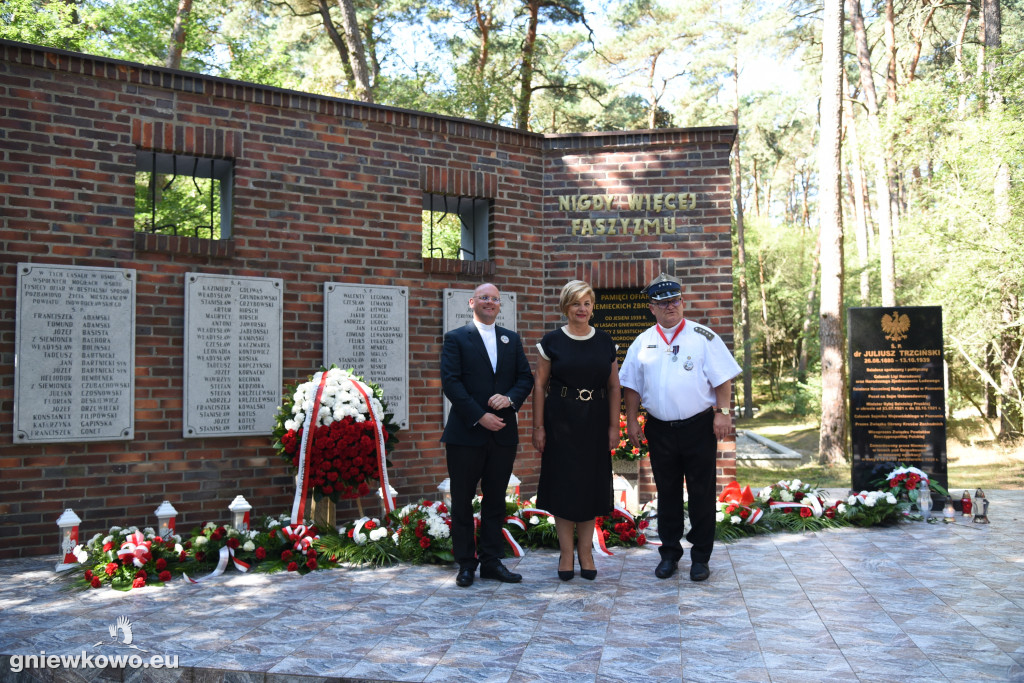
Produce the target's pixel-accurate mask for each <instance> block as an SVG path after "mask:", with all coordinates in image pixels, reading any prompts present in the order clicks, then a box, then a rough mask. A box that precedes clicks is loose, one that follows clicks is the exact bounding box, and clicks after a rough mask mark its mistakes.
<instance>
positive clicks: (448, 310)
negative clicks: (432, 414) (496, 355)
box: [441, 289, 517, 424]
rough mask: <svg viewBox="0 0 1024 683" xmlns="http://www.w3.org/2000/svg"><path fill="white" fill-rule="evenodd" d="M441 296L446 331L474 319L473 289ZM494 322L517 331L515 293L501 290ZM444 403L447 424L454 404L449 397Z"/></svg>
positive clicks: (452, 291)
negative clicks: (499, 305)
mask: <svg viewBox="0 0 1024 683" xmlns="http://www.w3.org/2000/svg"><path fill="white" fill-rule="evenodd" d="M441 297H442V306H441V308H442V319H443V320H444V332H451V331H452V330H454V329H458V328H460V327H462V326H463V325H465V324H466V323H469V322H472V321H473V310H472V309H471V308H470V307H469V300H470V299H472V298H473V290H472V289H445V290H444V292H443V293H442V295H441ZM494 324H495V325H498V326H499V327H504V328H507V329H510V330H512V331H513V332H516V331H517V330H516V295H515V293H509V292H501V309H500V310H499V311H498V317H497V318H496V319H495V321H494ZM443 404H444V405H443V407H442V422H443V423H444V424H447V423H448V411H449V410H451V407H452V404H451V402H450V401H449V400H448V399H447V398H444V399H443Z"/></svg>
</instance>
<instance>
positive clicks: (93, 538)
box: [89, 533, 113, 545]
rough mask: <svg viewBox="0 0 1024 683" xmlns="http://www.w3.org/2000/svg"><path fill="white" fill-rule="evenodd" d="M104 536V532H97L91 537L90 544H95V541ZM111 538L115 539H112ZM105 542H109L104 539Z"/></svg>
mask: <svg viewBox="0 0 1024 683" xmlns="http://www.w3.org/2000/svg"><path fill="white" fill-rule="evenodd" d="M102 536H103V534H100V533H97V534H96V535H95V536H93V537H92V538H90V539H89V545H93V544H94V543H96V542H97V541H99V540H100V538H101V537H102ZM111 540H113V539H111ZM103 542H104V543H107V541H103Z"/></svg>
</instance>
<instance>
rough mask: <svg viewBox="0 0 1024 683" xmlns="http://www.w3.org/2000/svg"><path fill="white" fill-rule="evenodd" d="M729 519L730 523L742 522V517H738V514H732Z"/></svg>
mask: <svg viewBox="0 0 1024 683" xmlns="http://www.w3.org/2000/svg"><path fill="white" fill-rule="evenodd" d="M729 521H730V522H731V523H732V524H739V523H740V522H742V521H743V518H742V517H740V516H739V515H733V516H732V517H730V518H729Z"/></svg>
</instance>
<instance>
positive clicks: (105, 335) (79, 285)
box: [14, 263, 136, 443]
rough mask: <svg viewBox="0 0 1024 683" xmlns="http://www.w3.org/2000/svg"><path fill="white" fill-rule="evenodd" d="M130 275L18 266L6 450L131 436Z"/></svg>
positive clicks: (132, 330) (132, 274) (132, 298)
mask: <svg viewBox="0 0 1024 683" xmlns="http://www.w3.org/2000/svg"><path fill="white" fill-rule="evenodd" d="M135 282H136V274H135V271H134V270H131V269H127V268H91V267H86V266H58V265H49V264H39V263H19V264H18V300H17V315H16V324H15V329H16V331H15V342H14V354H15V356H14V357H15V363H14V366H15V372H14V442H15V443H57V442H80V441H114V440H125V439H131V438H133V437H134V435H135V431H134V430H135V421H134V403H135V402H134V397H135Z"/></svg>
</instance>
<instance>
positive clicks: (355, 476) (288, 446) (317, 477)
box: [273, 366, 398, 503]
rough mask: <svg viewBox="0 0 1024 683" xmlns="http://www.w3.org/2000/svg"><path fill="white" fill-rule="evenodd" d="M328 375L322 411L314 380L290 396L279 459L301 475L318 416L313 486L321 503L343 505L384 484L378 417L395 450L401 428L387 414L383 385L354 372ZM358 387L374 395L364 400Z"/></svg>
mask: <svg viewBox="0 0 1024 683" xmlns="http://www.w3.org/2000/svg"><path fill="white" fill-rule="evenodd" d="M326 374H327V378H326V381H325V383H324V387H323V391H322V393H321V395H320V404H319V406H317V407H316V408H314V406H313V402H314V401H315V400H316V394H317V391H318V389H319V383H317V382H314V381H313V379H312V378H310V379H309V380H307V381H306V382H303V383H301V384H298V385H296V386H295V387H292V388H291V389H289V390H288V391H286V392H285V400H284V401H283V402H282V403H283V405H282V406H281V408H280V409H279V410H278V414H277V417H276V425H275V427H274V430H273V436H274V439H275V442H274V447H275V448H276V449H277V451H278V453H279V454H280V455H281V457H282V458H284V459H285V460H286V461H287V462H288V463H289V464H290V465H291V466H292V467H293V468H294V470H295V471H298V468H299V459H300V455H301V453H300V450H301V446H302V438H303V431H304V425H305V421H306V416H307V414H308V413H309V412H310V411H312V410H314V409H315V410H316V413H315V414H314V419H313V422H312V424H313V434H312V435H311V436H312V448H311V452H310V462H309V485H310V489H311V490H312V492H313V495H314V497H315V499H320V498H324V497H326V498H329V499H330V500H331V501H333V502H335V503H337V502H338V500H339V499H342V498H358V497H359V496H364V495H366V494H368V493H369V492H370V490H371V488H372V486H373V485H374V484H375V483H376V482H378V481H379V480H380V476H381V474H380V461H379V458H378V457H377V424H376V422H375V421H374V419H373V414H374V413H376V414H377V415H381V416H383V418H382V421H383V424H382V425H381V428H382V429H383V437H384V442H385V445H386V446H387V447H389V448H390V447H391V446H393V445H394V444H395V443H397V442H398V439H397V437H396V436H395V433H396V432H397V431H398V425H397V424H396V423H395V422H394V420H393V416H392V415H391V414H389V413H388V412H387V404H386V403H385V402H384V392H383V390H382V389H381V388H380V387H379V386H378V385H376V384H373V383H372V382H365V381H363V380H362V379H361V378H360V377H358V376H356V375H355V374H353V372H352V371H351V370H341V369H339V368H336V367H333V366H332V367H331V369H330V370H327V371H326ZM358 382H362V384H365V385H366V386H368V387H369V388H370V389H371V390H372V393H368V394H367V396H366V397H365V398H364V396H363V393H362V391H361V390H360V387H359V385H358V384H357V383H358ZM366 398H368V399H369V400H370V402H371V404H372V405H373V408H374V410H373V412H371V411H370V410H369V408H368V406H367V405H366Z"/></svg>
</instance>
